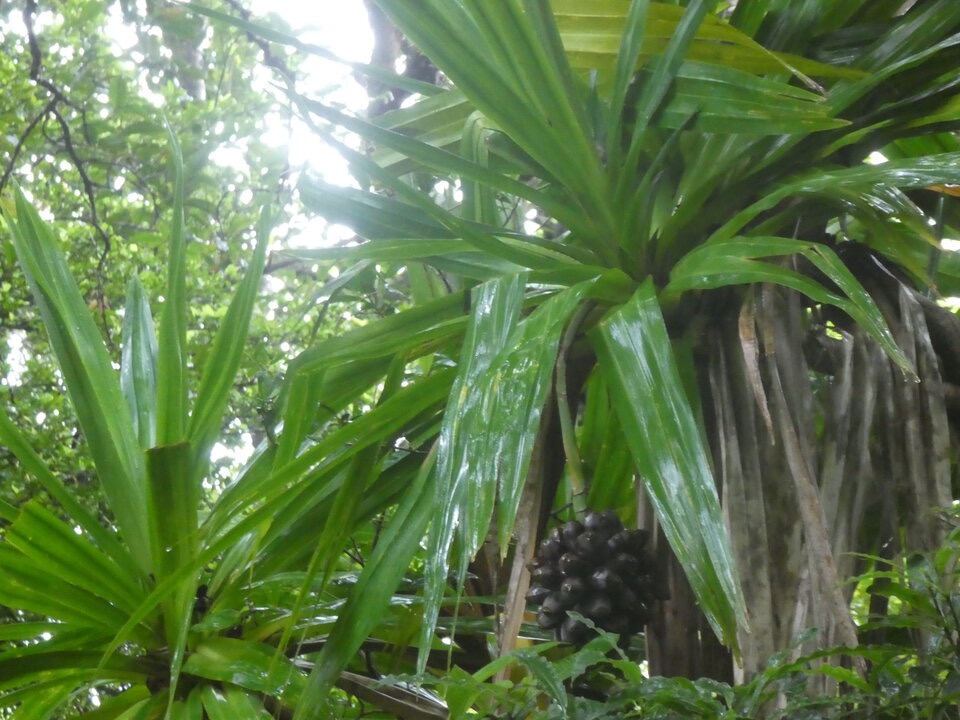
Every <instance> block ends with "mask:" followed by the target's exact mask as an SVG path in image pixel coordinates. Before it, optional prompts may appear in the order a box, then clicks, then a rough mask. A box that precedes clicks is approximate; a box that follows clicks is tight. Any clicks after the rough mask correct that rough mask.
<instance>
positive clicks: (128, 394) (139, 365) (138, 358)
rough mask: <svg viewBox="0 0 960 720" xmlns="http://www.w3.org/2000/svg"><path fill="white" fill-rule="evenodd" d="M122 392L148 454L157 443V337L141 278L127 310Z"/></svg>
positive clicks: (132, 286) (134, 284)
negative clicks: (149, 449) (148, 450)
mask: <svg viewBox="0 0 960 720" xmlns="http://www.w3.org/2000/svg"><path fill="white" fill-rule="evenodd" d="M120 388H121V390H123V395H124V397H125V398H126V400H127V407H128V408H130V416H131V418H132V419H133V422H134V427H135V428H136V433H137V437H138V438H139V439H140V447H141V448H142V449H143V450H147V449H148V448H151V447H153V446H154V445H155V444H156V439H157V334H156V331H155V330H154V326H153V316H152V315H151V314H150V303H149V302H148V301H147V296H146V293H144V291H143V286H142V285H141V284H140V280H139V279H138V278H137V277H134V278H133V280H131V281H130V284H129V287H128V289H127V301H126V303H125V304H124V307H123V353H122V355H121V358H120Z"/></svg>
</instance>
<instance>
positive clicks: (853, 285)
mask: <svg viewBox="0 0 960 720" xmlns="http://www.w3.org/2000/svg"><path fill="white" fill-rule="evenodd" d="M793 254H799V255H802V256H803V257H805V258H806V259H807V260H809V261H810V262H811V263H813V265H814V266H816V267H817V269H819V270H820V271H821V272H822V273H823V274H824V275H826V277H827V278H829V279H830V281H831V282H833V283H834V284H835V285H836V286H837V287H838V288H839V289H840V291H841V292H842V293H843V295H837V294H836V293H834V292H831V291H830V290H828V289H827V288H825V287H824V286H823V285H821V284H820V283H819V282H817V281H815V280H812V279H810V278H809V277H806V276H804V275H801V274H800V273H798V272H796V271H795V270H791V269H790V268H787V267H783V266H780V265H774V264H772V263H766V262H758V261H757V260H756V258H763V257H776V256H785V255H793ZM759 282H770V283H776V284H777V285H783V286H785V287H789V288H792V289H794V290H797V291H799V292H802V293H803V294H804V295H806V296H807V297H809V298H810V299H812V300H814V301H815V302H819V303H825V304H828V305H833V306H835V307H838V308H840V309H841V310H843V311H844V312H846V313H847V314H848V315H850V317H852V318H853V319H854V320H855V321H856V322H857V323H858V324H859V325H860V326H861V327H862V328H863V329H864V330H866V331H867V332H868V333H870V335H871V337H873V339H874V340H876V341H877V342H878V343H879V344H880V346H881V347H882V348H883V349H884V351H885V352H886V353H887V356H888V357H889V358H890V359H891V360H893V361H894V362H895V363H896V364H897V365H898V366H899V367H900V368H901V369H902V370H903V371H904V372H906V373H909V374H910V375H914V374H915V371H914V368H913V366H912V365H911V363H910V361H909V360H908V359H907V357H906V356H905V355H904V354H903V351H902V350H901V349H900V347H899V346H898V345H897V343H896V340H894V338H893V334H892V333H891V332H890V328H889V327H888V326H887V322H886V320H884V318H883V315H882V314H881V312H880V309H879V308H878V307H877V304H876V303H875V302H874V301H873V298H872V297H870V294H869V293H868V292H867V291H866V290H865V289H864V288H863V286H862V285H861V284H860V281H859V280H857V278H856V277H855V276H854V275H853V273H851V272H850V270H849V269H848V268H847V266H846V265H844V264H843V262H842V261H841V260H840V258H839V257H837V254H836V253H835V252H834V251H833V249H832V248H829V247H827V246H826V245H822V244H820V243H814V242H804V241H802V240H792V239H790V238H781V237H769V236H764V237H761V236H757V237H736V238H732V239H730V240H727V241H723V242H711V243H708V244H706V245H701V246H700V247H698V248H697V249H696V250H693V251H692V252H690V253H688V254H687V255H685V256H684V257H683V258H682V259H681V260H680V262H678V263H677V264H676V265H675V266H674V268H673V271H672V272H671V273H670V284H669V285H667V288H666V290H667V291H668V292H681V291H684V290H703V289H708V288H717V287H724V286H726V285H743V284H749V283H759Z"/></svg>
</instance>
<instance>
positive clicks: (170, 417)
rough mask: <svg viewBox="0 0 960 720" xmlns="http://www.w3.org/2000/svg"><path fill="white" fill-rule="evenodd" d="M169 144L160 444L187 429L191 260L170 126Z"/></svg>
mask: <svg viewBox="0 0 960 720" xmlns="http://www.w3.org/2000/svg"><path fill="white" fill-rule="evenodd" d="M166 127H167V142H168V143H169V145H170V156H171V158H172V159H173V208H172V211H171V212H172V218H171V221H170V257H169V260H168V261H167V292H166V295H165V297H164V303H163V314H162V315H161V317H160V353H159V355H158V358H157V378H158V379H157V442H158V443H160V444H161V445H168V444H171V443H177V442H180V441H181V440H183V439H184V438H185V432H186V426H187V378H186V367H187V281H186V276H187V258H186V244H187V243H186V232H185V230H184V226H183V223H184V216H183V202H184V178H183V154H182V153H181V151H180V143H179V142H178V141H177V136H176V135H175V134H174V132H173V129H172V128H171V127H170V124H169V123H167V124H166Z"/></svg>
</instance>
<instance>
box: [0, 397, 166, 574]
mask: <svg viewBox="0 0 960 720" xmlns="http://www.w3.org/2000/svg"><path fill="white" fill-rule="evenodd" d="M0 444H3V445H4V446H5V447H6V448H7V449H8V450H9V451H10V452H11V453H13V454H14V456H16V458H17V460H18V461H19V462H20V464H21V465H22V466H23V468H24V470H26V471H27V472H29V473H30V474H31V475H33V476H34V477H35V478H36V479H37V480H38V481H39V483H40V485H41V486H43V489H44V490H46V491H47V492H48V493H49V494H50V496H51V497H52V498H53V499H54V500H56V501H57V502H58V503H59V504H60V506H61V507H62V508H63V509H64V510H65V511H66V512H67V514H68V515H69V516H70V518H71V520H72V521H73V522H75V523H76V524H77V526H78V527H80V528H81V529H82V530H83V531H84V532H86V533H87V534H88V535H89V536H90V537H91V538H92V539H93V540H94V542H95V543H96V544H97V545H98V547H99V548H100V549H101V550H103V551H104V552H105V553H106V554H107V555H109V556H110V558H111V559H112V560H113V562H115V563H116V564H117V565H118V566H120V567H122V568H124V571H125V572H126V573H128V574H130V575H131V576H137V575H140V574H141V573H140V570H141V568H139V567H138V565H137V564H136V562H135V561H134V558H132V557H131V554H130V551H129V549H128V548H127V547H125V546H124V545H123V544H122V543H121V542H120V541H119V539H118V538H117V536H116V534H115V533H113V532H110V531H108V530H107V529H105V528H104V527H103V525H101V524H100V521H99V519H98V518H96V517H95V516H94V515H93V514H92V513H91V512H90V511H89V510H87V509H86V508H85V507H84V506H83V505H81V504H80V502H78V501H77V499H76V497H74V495H73V493H72V492H71V491H70V490H69V489H68V488H67V487H66V486H65V485H64V484H63V483H62V482H61V481H60V480H59V479H58V478H57V477H56V476H55V475H54V474H53V473H51V472H50V470H49V468H47V466H46V465H45V464H44V463H43V460H42V459H41V458H40V456H39V455H37V452H36V451H35V450H34V449H33V448H32V447H31V445H30V441H29V440H28V439H27V438H26V437H25V436H24V435H23V432H22V431H21V430H20V429H19V428H17V427H16V426H15V425H13V423H11V422H10V418H8V417H7V415H6V413H5V412H4V411H3V408H0ZM14 514H17V511H15V513H14ZM143 570H144V571H147V568H143Z"/></svg>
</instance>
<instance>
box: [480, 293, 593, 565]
mask: <svg viewBox="0 0 960 720" xmlns="http://www.w3.org/2000/svg"><path fill="white" fill-rule="evenodd" d="M593 284H594V283H593V281H587V282H584V283H580V284H579V285H575V286H574V287H571V288H569V289H567V290H563V291H561V292H560V293H558V294H557V295H554V296H553V297H551V298H550V299H548V300H547V301H546V302H545V303H544V304H543V305H541V306H540V307H538V308H537V309H536V310H534V311H533V312H532V313H530V315H529V316H528V317H526V318H524V319H523V320H522V321H521V322H520V323H519V325H518V326H517V329H516V330H515V331H514V332H513V334H512V335H511V337H510V340H509V341H508V342H507V346H506V348H505V349H504V351H503V352H501V353H500V355H499V356H498V357H497V359H496V362H495V363H494V365H493V366H492V367H491V368H490V370H489V372H488V373H487V376H486V379H485V381H484V382H483V383H482V384H481V385H480V387H479V388H477V389H478V390H480V392H481V394H482V395H483V397H482V398H481V400H480V403H479V407H481V408H483V409H484V411H483V412H482V413H480V414H478V415H477V416H476V417H475V418H474V419H475V424H474V427H473V432H475V433H478V434H479V436H480V437H481V438H482V443H481V444H480V446H479V447H478V448H476V450H475V451H476V453H477V455H478V457H479V458H481V463H482V464H481V466H480V468H479V469H480V471H481V474H480V476H479V477H478V478H477V480H476V482H478V483H481V484H490V485H496V487H497V491H498V497H499V503H498V504H497V506H496V507H497V539H498V541H499V544H500V547H501V549H502V551H503V552H506V549H507V548H508V547H509V544H510V536H511V534H512V533H513V529H514V522H515V521H516V516H517V508H518V507H519V504H520V496H521V494H522V492H523V486H524V483H525V481H526V477H527V469H528V468H529V465H530V458H531V455H532V453H533V446H534V443H535V441H536V438H537V433H538V430H539V427H540V418H541V413H542V410H543V406H544V403H545V402H546V400H547V395H548V393H549V390H550V386H551V384H552V382H553V372H554V366H555V364H556V359H557V347H558V345H559V344H560V337H561V336H562V335H563V332H564V330H565V328H566V326H567V323H568V322H569V321H570V317H571V316H572V315H573V314H574V312H575V311H576V309H577V307H579V305H580V304H581V303H582V302H583V300H584V298H585V297H586V295H587V293H588V292H589V291H590V289H591V288H592V287H593ZM491 416H492V417H496V418H498V420H499V421H498V422H497V423H490V422H489V421H488V420H489V417H491ZM479 529H480V528H479V526H478V527H477V528H476V530H477V531H478V532H479ZM482 540H483V537H481V536H480V535H479V534H478V535H475V536H474V537H473V539H472V543H471V544H472V545H476V546H479V543H480V542H481V541H482Z"/></svg>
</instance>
